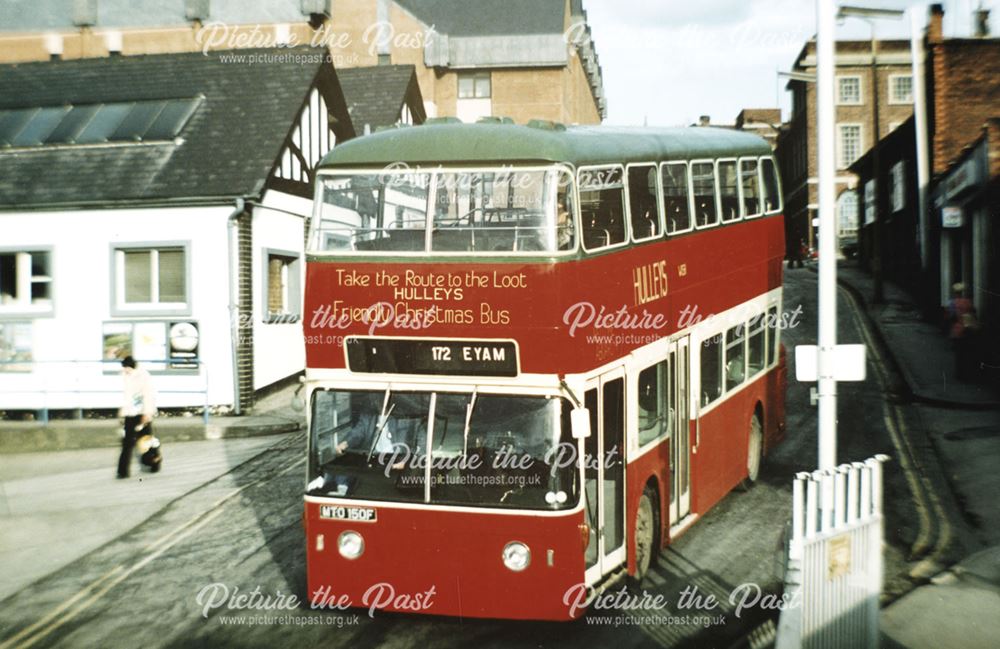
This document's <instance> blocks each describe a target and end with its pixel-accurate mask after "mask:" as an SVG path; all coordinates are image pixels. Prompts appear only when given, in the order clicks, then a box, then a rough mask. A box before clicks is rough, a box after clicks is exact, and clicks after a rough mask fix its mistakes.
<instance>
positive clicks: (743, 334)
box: [720, 320, 749, 397]
mask: <svg viewBox="0 0 1000 649" xmlns="http://www.w3.org/2000/svg"><path fill="white" fill-rule="evenodd" d="M733 330H736V331H738V332H739V333H738V334H737V335H738V336H739V338H738V339H737V340H734V341H733V342H730V341H729V332H731V331H733ZM720 335H721V336H722V396H723V397H725V396H728V395H729V394H732V393H733V392H738V391H739V390H740V389H742V388H743V386H745V385H746V384H747V382H748V381H747V379H748V378H749V377H748V375H747V370H748V368H747V365H748V360H749V359H748V358H747V352H748V351H749V350H748V349H747V341H748V340H749V336H748V335H747V320H742V321H739V322H736V323H735V324H732V325H730V326H728V327H726V328H725V329H724V330H723V331H722V333H721V334H720ZM737 345H739V346H740V347H742V348H743V374H742V378H740V380H739V382H738V383H736V384H735V385H733V386H731V387H730V385H729V349H730V348H731V347H736V346H737Z"/></svg>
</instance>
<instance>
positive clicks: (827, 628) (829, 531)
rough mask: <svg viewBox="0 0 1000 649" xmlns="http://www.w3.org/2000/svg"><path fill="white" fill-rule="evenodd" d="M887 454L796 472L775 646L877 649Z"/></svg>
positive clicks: (784, 647) (780, 648)
mask: <svg viewBox="0 0 1000 649" xmlns="http://www.w3.org/2000/svg"><path fill="white" fill-rule="evenodd" d="M888 459H889V458H888V456H885V455H876V456H875V457H873V458H871V459H869V460H866V461H865V462H853V463H851V464H842V465H840V466H838V467H837V468H836V469H834V470H833V471H814V472H812V473H799V474H797V475H796V476H795V481H794V482H793V484H792V525H791V537H792V538H791V542H790V544H789V548H788V570H787V571H786V577H785V596H786V599H787V600H788V601H794V602H797V603H798V604H799V605H798V606H790V607H788V608H786V609H785V610H783V611H782V613H781V621H780V624H779V627H778V642H777V647H778V648H779V649H786V648H798V647H809V648H813V647H816V648H820V647H822V648H827V647H830V648H840V647H849V648H851V649H855V648H858V649H861V648H864V647H871V648H873V649H874V648H875V647H878V637H879V636H878V614H879V596H880V594H881V592H882V537H883V533H882V528H883V523H882V464H883V463H884V462H885V461H886V460H888Z"/></svg>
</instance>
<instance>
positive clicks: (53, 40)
mask: <svg viewBox="0 0 1000 649" xmlns="http://www.w3.org/2000/svg"><path fill="white" fill-rule="evenodd" d="M45 50H46V51H47V52H48V53H49V60H50V61H58V60H59V59H61V58H62V53H63V37H62V34H46V35H45Z"/></svg>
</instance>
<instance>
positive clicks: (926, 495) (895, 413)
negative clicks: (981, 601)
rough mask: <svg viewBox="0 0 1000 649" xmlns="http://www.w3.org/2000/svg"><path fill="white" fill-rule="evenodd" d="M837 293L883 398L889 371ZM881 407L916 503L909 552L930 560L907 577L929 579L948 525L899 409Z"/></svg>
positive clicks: (855, 315) (885, 403)
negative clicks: (934, 532)
mask: <svg viewBox="0 0 1000 649" xmlns="http://www.w3.org/2000/svg"><path fill="white" fill-rule="evenodd" d="M840 290H841V292H843V293H844V295H845V296H846V297H847V299H848V300H850V302H851V304H852V305H853V306H854V308H853V309H852V310H851V315H852V316H853V318H854V321H855V326H856V327H857V329H858V331H860V332H861V335H862V337H863V338H864V339H865V344H867V345H868V348H869V349H871V350H872V354H871V356H870V357H871V359H872V365H874V366H875V370H876V374H877V375H878V380H879V383H880V384H881V386H882V393H883V394H885V392H886V388H887V386H888V375H889V371H888V370H887V369H886V367H885V365H884V364H883V363H882V358H881V356H880V354H879V353H878V347H876V346H875V341H874V339H873V338H872V336H871V334H870V333H869V331H868V327H867V326H866V324H865V323H864V322H862V320H861V318H860V316H859V315H858V311H859V307H858V303H857V300H856V299H855V298H854V296H853V295H851V294H850V292H849V291H845V290H844V289H843V288H841V289H840ZM882 403H883V420H884V421H885V424H886V428H887V429H888V431H889V438H890V439H891V440H892V444H893V446H895V447H896V451H897V452H898V454H899V465H900V467H901V468H902V469H903V474H904V475H905V476H906V482H907V483H908V484H909V487H910V492H911V493H912V494H913V496H914V499H915V500H917V516H918V518H919V519H920V530H919V531H918V533H917V538H916V539H915V540H914V542H913V545H912V546H911V547H910V550H911V552H912V553H913V554H915V555H919V554H922V553H924V552H927V551H930V552H931V556H930V557H927V558H924V559H923V560H921V561H920V562H919V563H918V564H917V565H916V567H914V568H913V570H911V571H910V573H911V574H913V573H915V572H917V571H920V572H921V574H924V573H926V574H927V576H930V575H932V574H935V573H936V572H938V570H939V565H938V562H937V560H936V557H937V556H938V555H939V554H940V553H941V552H942V551H943V550H944V548H946V547H947V546H948V544H949V543H950V542H951V534H952V531H951V525H949V524H948V519H947V517H946V516H945V511H944V507H943V505H941V501H940V499H939V498H938V497H937V494H936V493H935V492H934V490H933V489H932V488H931V486H930V484H929V483H928V480H927V477H926V476H925V475H924V474H923V472H919V471H917V468H916V466H915V465H914V458H915V455H914V452H913V448H912V446H911V445H910V441H909V435H908V431H907V427H906V423H905V422H904V420H903V417H902V416H901V414H900V410H899V407H898V406H896V405H895V404H892V403H889V401H887V400H885V399H883V400H882ZM928 501H930V504H928ZM930 509H933V510H934V514H935V516H936V518H937V520H939V521H940V525H939V529H940V533H939V534H938V539H937V542H936V543H933V544H932V541H931V518H930V512H929V510H930Z"/></svg>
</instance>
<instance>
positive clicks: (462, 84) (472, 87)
mask: <svg viewBox="0 0 1000 649" xmlns="http://www.w3.org/2000/svg"><path fill="white" fill-rule="evenodd" d="M492 96H493V89H492V83H491V82H490V73H489V72H460V73H459V74H458V98H459V99H489V98H490V97H492Z"/></svg>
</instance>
